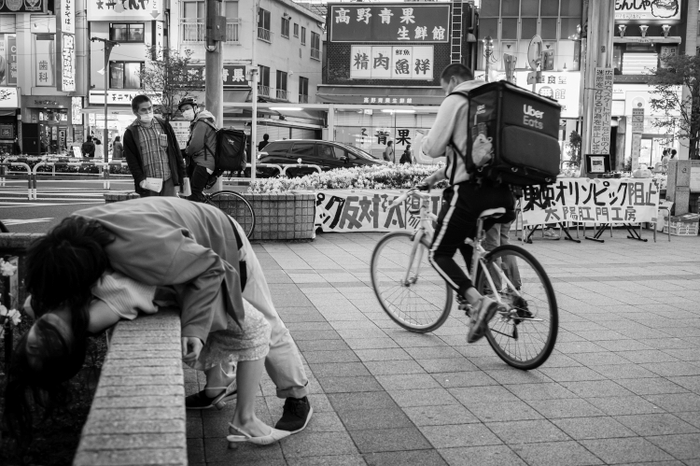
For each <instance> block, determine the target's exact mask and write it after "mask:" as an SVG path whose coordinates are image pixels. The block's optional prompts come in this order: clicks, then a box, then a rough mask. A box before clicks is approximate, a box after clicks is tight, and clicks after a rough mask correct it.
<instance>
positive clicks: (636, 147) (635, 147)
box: [632, 133, 642, 171]
mask: <svg viewBox="0 0 700 466" xmlns="http://www.w3.org/2000/svg"><path fill="white" fill-rule="evenodd" d="M641 151H642V133H632V171H635V170H636V169H637V168H639V154H640V152H641Z"/></svg>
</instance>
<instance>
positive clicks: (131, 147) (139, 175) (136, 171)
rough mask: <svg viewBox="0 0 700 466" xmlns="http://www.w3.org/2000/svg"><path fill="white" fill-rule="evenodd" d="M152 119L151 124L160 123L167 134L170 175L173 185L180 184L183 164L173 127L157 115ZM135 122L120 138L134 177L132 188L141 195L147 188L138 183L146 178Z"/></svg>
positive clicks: (183, 169) (183, 174) (183, 173)
mask: <svg viewBox="0 0 700 466" xmlns="http://www.w3.org/2000/svg"><path fill="white" fill-rule="evenodd" d="M153 120H154V122H153V124H154V125H155V124H160V126H161V128H163V132H165V134H166V135H167V136H168V149H167V151H166V152H167V154H168V163H169V164H170V173H171V175H170V177H171V178H172V180H173V184H174V185H175V186H180V183H181V181H182V179H183V178H184V177H185V164H184V162H183V160H182V152H180V146H179V145H178V143H177V138H176V137H175V132H174V131H173V127H172V126H170V123H168V122H167V121H165V120H161V119H160V118H158V117H153ZM136 124H138V123H137V122H134V123H132V124H130V125H129V126H128V127H127V128H126V131H124V137H123V138H122V139H123V140H124V158H125V159H126V163H127V164H128V165H129V170H131V174H132V176H133V177H134V189H135V190H136V192H137V193H138V194H141V195H143V193H144V192H146V191H147V190H145V189H143V188H141V186H139V184H140V183H141V181H143V180H145V179H146V174H145V173H144V172H143V157H142V156H141V144H140V139H141V138H140V137H139V132H138V129H136V126H135V125H136Z"/></svg>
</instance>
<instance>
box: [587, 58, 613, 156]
mask: <svg viewBox="0 0 700 466" xmlns="http://www.w3.org/2000/svg"><path fill="white" fill-rule="evenodd" d="M612 88H613V69H612V68H596V69H595V85H594V87H593V130H592V135H591V136H592V138H591V153H592V154H609V153H610V118H611V115H610V113H611V107H612Z"/></svg>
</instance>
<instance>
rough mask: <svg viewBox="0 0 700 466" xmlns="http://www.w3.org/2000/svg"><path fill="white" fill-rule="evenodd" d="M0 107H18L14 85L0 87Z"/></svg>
mask: <svg viewBox="0 0 700 466" xmlns="http://www.w3.org/2000/svg"><path fill="white" fill-rule="evenodd" d="M0 108H19V98H18V97H17V88H16V87H0Z"/></svg>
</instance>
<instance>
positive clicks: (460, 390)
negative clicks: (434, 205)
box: [187, 231, 700, 466]
mask: <svg viewBox="0 0 700 466" xmlns="http://www.w3.org/2000/svg"><path fill="white" fill-rule="evenodd" d="M625 236H626V232H625V231H616V232H615V238H612V239H611V238H610V237H609V235H608V233H605V234H604V235H603V238H604V239H605V243H604V244H598V243H593V242H588V241H586V242H583V243H581V244H574V243H571V242H568V241H563V240H562V241H553V240H547V239H540V238H539V236H538V234H536V235H535V236H534V238H535V242H534V244H532V245H526V248H527V249H528V250H530V251H531V252H532V253H533V254H534V255H535V256H536V257H537V258H538V259H539V260H540V261H541V262H542V263H543V265H544V266H545V269H546V270H547V273H548V274H549V276H550V278H552V280H553V282H554V286H555V290H556V292H557V299H558V303H559V313H560V332H559V338H558V341H557V346H556V348H555V351H554V353H553V355H552V356H551V357H550V359H549V360H548V361H547V362H546V363H545V365H543V366H542V367H541V368H540V369H538V370H533V371H530V372H521V371H518V370H516V369H512V368H510V367H509V366H507V365H505V364H504V363H503V362H502V361H501V360H500V359H498V357H497V356H496V355H495V353H494V352H493V351H492V350H491V348H490V347H489V345H488V343H487V342H486V341H485V340H482V341H480V342H478V343H476V344H474V345H467V343H466V338H465V334H466V327H465V326H464V321H463V318H462V317H458V314H457V313H456V312H454V313H453V315H452V316H451V317H450V319H449V320H448V321H447V322H446V323H445V325H444V326H443V327H442V328H440V329H439V330H438V331H437V332H435V333H434V334H427V335H418V334H411V333H408V332H406V331H404V330H401V329H400V328H398V327H397V326H396V325H395V324H393V323H392V321H390V320H389V319H388V317H386V316H385V315H384V313H383V312H382V310H381V308H380V307H379V305H378V303H377V301H376V298H375V297H374V294H373V291H372V288H371V284H370V281H369V265H368V264H369V260H370V256H371V253H372V248H373V247H374V244H376V242H377V240H378V239H379V238H380V237H381V235H380V234H359V233H355V234H323V235H320V236H319V237H318V238H317V239H316V240H315V241H314V242H311V243H266V244H261V245H256V246H255V247H256V251H257V252H258V256H259V258H260V261H261V263H262V265H263V268H264V270H265V273H266V276H267V278H268V280H269V282H270V287H271V289H272V292H273V295H274V299H275V303H276V305H277V307H278V311H279V313H280V315H281V316H282V318H283V320H284V321H285V322H286V323H287V326H288V327H289V328H290V331H291V332H292V335H293V336H294V338H295V339H296V341H297V344H298V345H299V348H300V349H301V352H302V356H303V358H304V359H305V362H306V364H307V374H308V376H309V378H310V385H311V391H312V395H311V396H310V397H309V398H310V401H311V403H312V405H313V407H314V411H315V414H314V417H313V419H312V421H311V423H310V424H309V427H307V429H306V430H305V431H303V432H301V433H299V434H296V435H293V436H291V437H289V438H287V439H285V440H283V441H282V442H281V443H280V444H276V445H272V446H268V447H255V446H251V445H247V444H244V445H241V446H239V448H238V449H236V450H228V449H227V442H226V439H225V436H226V431H227V423H228V422H229V420H230V419H231V416H232V413H233V408H232V406H227V407H226V408H225V409H224V410H222V411H216V410H210V411H205V412H188V418H187V421H188V427H187V434H188V438H189V440H188V450H189V458H190V465H193V466H200V465H204V464H207V465H217V466H223V465H224V464H225V465H231V464H236V465H260V466H263V465H264V466H276V465H294V466H297V465H298V466H302V465H303V466H313V465H323V466H334V465H338V466H340V465H342V466H356V465H365V464H367V465H421V466H425V465H454V466H457V465H478V466H484V465H498V466H504V465H526V464H527V465H553V466H560V465H595V464H641V463H643V464H663V465H683V464H687V465H700V304H699V303H700V238H697V237H693V238H687V237H673V239H672V241H671V242H670V243H669V242H668V241H667V240H666V238H665V237H660V238H659V242H657V243H653V242H651V233H650V232H648V231H645V232H644V237H647V238H650V240H649V241H650V242H649V243H640V242H637V241H632V240H627V239H624V237H625ZM187 377H188V381H189V382H190V383H189V384H188V385H187V391H188V393H192V392H195V391H197V390H199V389H200V384H201V385H203V383H202V380H203V379H201V378H200V381H199V384H198V383H197V380H196V376H195V373H194V372H193V371H188V373H187ZM282 404H283V400H279V399H277V398H276V397H275V390H274V386H273V385H272V384H271V382H270V380H269V379H268V378H267V376H265V377H264V379H263V384H262V389H261V393H260V397H259V403H258V406H257V413H258V415H259V416H260V417H261V418H262V419H263V420H264V421H266V422H268V423H270V424H273V423H274V422H275V421H276V420H277V419H278V418H279V417H280V416H281V413H282Z"/></svg>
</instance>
